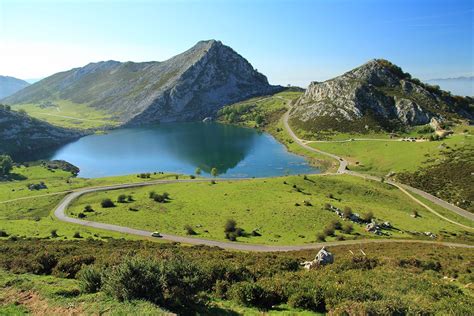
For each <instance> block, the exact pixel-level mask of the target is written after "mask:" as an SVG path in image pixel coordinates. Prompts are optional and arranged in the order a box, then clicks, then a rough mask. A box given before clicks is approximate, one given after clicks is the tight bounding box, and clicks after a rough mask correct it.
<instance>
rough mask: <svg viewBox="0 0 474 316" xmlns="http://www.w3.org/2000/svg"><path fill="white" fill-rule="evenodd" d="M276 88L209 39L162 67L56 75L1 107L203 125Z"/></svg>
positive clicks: (98, 67) (95, 68)
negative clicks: (62, 108) (63, 103)
mask: <svg viewBox="0 0 474 316" xmlns="http://www.w3.org/2000/svg"><path fill="white" fill-rule="evenodd" d="M279 89H281V87H280V86H271V85H270V84H269V83H268V81H267V78H266V77H265V76H264V75H262V74H261V73H259V72H257V70H255V69H254V68H253V67H252V65H251V64H250V63H249V62H248V61H247V60H246V59H245V58H243V57H242V56H240V55H239V54H237V53H236V52H235V51H234V50H233V49H232V48H230V47H228V46H225V45H223V44H222V43H221V42H219V41H215V40H209V41H201V42H198V43H197V44H196V45H195V46H194V47H192V48H191V49H189V50H187V51H185V52H184V53H182V54H179V55H177V56H175V57H173V58H171V59H168V60H166V61H164V62H142V63H134V62H125V63H122V62H117V61H105V62H99V63H91V64H88V65H86V66H85V67H81V68H75V69H71V70H69V71H65V72H60V73H57V74H54V75H52V76H50V77H47V78H45V79H43V80H41V81H39V82H37V83H34V84H32V85H31V86H29V87H27V88H25V89H23V90H22V91H19V92H17V93H15V94H13V95H11V96H9V97H7V98H5V99H3V100H2V103H6V104H12V105H14V104H23V103H41V102H44V101H53V102H54V101H57V100H68V101H72V102H74V103H77V104H86V105H89V106H91V107H94V108H98V109H102V110H105V111H106V112H108V113H110V114H112V115H113V116H114V117H115V118H117V119H118V120H120V121H122V122H125V123H126V124H128V125H139V124H145V123H154V122H173V121H194V120H202V119H204V118H206V117H209V116H214V115H215V114H216V113H217V111H218V110H219V109H220V108H221V107H223V106H225V105H227V104H231V103H235V102H238V101H241V100H244V99H247V98H249V97H252V96H259V95H264V94H270V93H273V92H275V91H278V90H279Z"/></svg>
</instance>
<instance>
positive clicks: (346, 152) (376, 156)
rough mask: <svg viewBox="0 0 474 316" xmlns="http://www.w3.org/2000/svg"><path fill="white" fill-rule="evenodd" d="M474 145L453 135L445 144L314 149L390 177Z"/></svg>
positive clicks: (370, 143) (369, 144) (345, 145)
mask: <svg viewBox="0 0 474 316" xmlns="http://www.w3.org/2000/svg"><path fill="white" fill-rule="evenodd" d="M465 144H474V140H473V138H472V137H471V136H470V135H462V134H458V135H453V136H451V137H448V138H446V139H444V140H442V141H434V142H429V141H426V142H416V143H415V142H403V141H386V142H384V141H353V142H344V143H337V142H334V143H331V142H329V143H311V146H312V147H314V148H317V149H320V150H323V151H327V152H330V153H333V154H336V155H338V156H341V157H344V158H346V159H347V160H348V161H349V162H350V166H349V168H350V169H351V170H354V171H360V172H367V173H371V174H376V175H386V174H387V173H388V172H390V171H394V172H401V171H415V170H417V169H418V168H420V167H422V166H423V165H425V162H426V161H427V160H429V159H432V160H433V161H434V160H436V159H437V158H438V157H439V154H440V153H441V152H442V151H443V150H444V149H445V148H447V147H448V148H449V147H453V146H456V145H457V146H461V145H465Z"/></svg>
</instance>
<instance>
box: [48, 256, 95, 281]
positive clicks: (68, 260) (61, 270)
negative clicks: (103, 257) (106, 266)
mask: <svg viewBox="0 0 474 316" xmlns="http://www.w3.org/2000/svg"><path fill="white" fill-rule="evenodd" d="M94 261H95V257H94V256H90V255H84V256H80V255H79V256H72V257H69V256H68V257H64V258H61V259H60V260H59V262H58V264H57V265H56V266H55V267H54V270H53V274H54V275H57V276H60V277H64V278H68V279H73V278H75V277H76V274H77V273H78V272H79V270H81V268H82V266H83V265H90V264H92V263H94Z"/></svg>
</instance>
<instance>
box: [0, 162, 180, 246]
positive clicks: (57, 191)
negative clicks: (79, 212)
mask: <svg viewBox="0 0 474 316" xmlns="http://www.w3.org/2000/svg"><path fill="white" fill-rule="evenodd" d="M12 173H13V177H12V178H13V180H11V181H6V182H0V229H1V230H4V231H6V232H7V233H8V234H9V235H10V236H20V237H25V238H26V237H36V238H47V237H49V236H50V235H51V231H52V230H53V229H55V230H57V232H58V235H59V237H58V238H59V239H71V238H72V237H73V235H74V233H75V232H79V233H80V235H81V236H82V237H83V238H110V237H115V238H131V239H135V238H137V237H134V236H130V235H126V234H119V233H114V232H108V231H104V230H99V229H93V228H85V227H82V226H79V225H74V224H69V223H64V222H60V221H58V220H57V219H56V218H55V217H54V216H53V210H54V208H55V207H56V206H57V205H58V204H59V202H60V201H61V199H62V198H64V196H65V195H66V192H67V191H70V190H74V189H79V188H83V187H91V186H103V185H112V184H120V183H136V182H146V181H150V180H159V179H169V178H172V179H174V178H175V175H173V174H160V173H157V174H153V173H151V174H150V178H147V179H142V178H140V177H137V175H127V176H117V177H108V178H97V179H85V178H75V177H72V176H71V174H70V173H69V172H65V171H62V170H48V169H46V168H44V167H42V166H30V167H24V166H22V167H15V168H14V169H13V171H12ZM15 179H16V180H15ZM40 181H43V182H44V183H45V184H46V185H47V187H48V188H47V189H43V190H38V191H30V190H29V189H28V188H27V185H28V184H30V183H39V182H40ZM10 200H13V201H10ZM5 201H8V202H5Z"/></svg>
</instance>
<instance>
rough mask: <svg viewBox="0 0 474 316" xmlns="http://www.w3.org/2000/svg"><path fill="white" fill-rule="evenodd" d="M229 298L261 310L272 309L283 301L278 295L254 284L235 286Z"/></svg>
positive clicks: (243, 283)
mask: <svg viewBox="0 0 474 316" xmlns="http://www.w3.org/2000/svg"><path fill="white" fill-rule="evenodd" d="M229 296H230V298H232V299H233V300H235V301H236V302H238V303H240V304H242V305H245V306H252V307H257V308H261V309H270V308H271V307H272V306H273V305H275V304H278V303H280V301H281V300H280V298H279V297H278V295H277V294H275V293H273V292H271V291H268V290H266V289H264V288H263V287H262V286H260V285H259V284H257V283H254V282H239V283H236V284H234V285H233V286H232V288H231V289H230V293H229Z"/></svg>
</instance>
